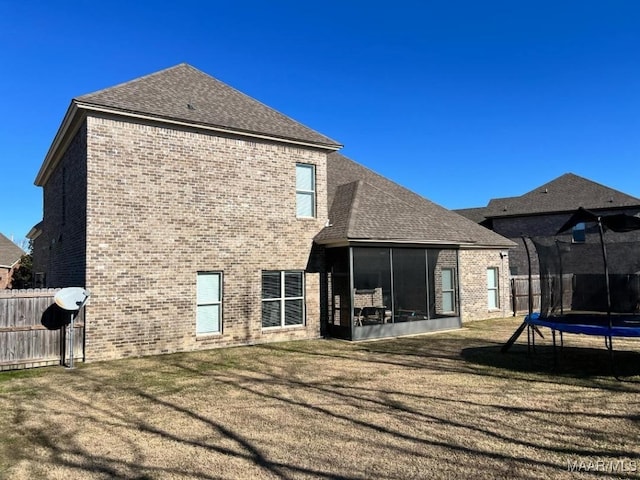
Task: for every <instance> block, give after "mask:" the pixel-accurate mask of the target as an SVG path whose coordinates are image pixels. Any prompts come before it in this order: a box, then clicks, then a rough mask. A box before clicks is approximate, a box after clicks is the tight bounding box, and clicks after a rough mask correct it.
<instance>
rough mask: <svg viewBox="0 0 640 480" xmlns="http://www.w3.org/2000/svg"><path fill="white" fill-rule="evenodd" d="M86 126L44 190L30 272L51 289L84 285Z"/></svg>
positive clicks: (82, 128)
mask: <svg viewBox="0 0 640 480" xmlns="http://www.w3.org/2000/svg"><path fill="white" fill-rule="evenodd" d="M86 131H87V129H86V125H83V126H81V127H80V129H79V130H78V132H77V133H76V134H75V136H74V137H73V139H72V140H71V142H70V144H69V146H68V148H67V150H66V151H65V153H64V155H63V156H62V158H61V160H60V162H59V163H58V165H57V167H56V169H55V170H54V171H53V172H52V174H51V176H50V177H49V179H48V180H47V183H46V184H45V185H44V188H43V200H44V202H43V203H44V205H43V211H44V213H43V219H42V227H41V229H42V232H43V233H42V234H41V235H40V236H39V237H38V238H36V240H35V241H34V244H33V271H34V272H46V275H45V285H42V286H47V287H52V288H60V287H71V286H75V287H83V286H84V285H85V276H84V275H85V241H86V218H85V210H86V185H87V184H86V172H87V169H86V155H87V144H86Z"/></svg>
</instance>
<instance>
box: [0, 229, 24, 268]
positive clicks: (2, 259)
mask: <svg viewBox="0 0 640 480" xmlns="http://www.w3.org/2000/svg"><path fill="white" fill-rule="evenodd" d="M22 255H24V251H23V250H22V249H21V248H20V247H19V246H17V245H16V244H15V243H13V242H12V241H11V240H9V239H8V238H7V237H5V236H4V235H3V234H2V233H0V267H5V268H11V267H13V265H15V263H16V262H17V261H18V260H20V257H22Z"/></svg>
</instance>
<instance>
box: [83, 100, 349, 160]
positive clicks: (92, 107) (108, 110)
mask: <svg viewBox="0 0 640 480" xmlns="http://www.w3.org/2000/svg"><path fill="white" fill-rule="evenodd" d="M74 102H75V103H76V104H77V106H78V108H82V109H84V110H88V111H93V112H99V113H105V114H111V115H117V116H125V117H130V118H136V119H138V120H146V121H150V122H161V123H166V124H169V125H178V126H181V127H190V128H198V129H202V130H207V131H213V132H219V133H224V134H227V135H240V136H243V137H251V138H259V139H262V140H269V141H275V142H280V143H290V144H294V145H298V146H305V147H313V148H319V149H322V150H329V151H332V152H333V151H337V150H340V149H341V148H342V147H343V145H341V144H339V143H322V142H312V141H307V140H299V139H295V138H287V137H278V136H276V135H269V134H266V133H259V132H251V131H246V130H240V129H234V128H227V127H223V126H219V125H208V124H204V123H197V122H187V121H184V120H178V119H175V118H170V117H163V116H159V115H151V114H147V113H141V112H133V111H128V110H123V109H118V108H113V107H107V106H103V105H98V104H92V103H87V102H81V101H78V100H74Z"/></svg>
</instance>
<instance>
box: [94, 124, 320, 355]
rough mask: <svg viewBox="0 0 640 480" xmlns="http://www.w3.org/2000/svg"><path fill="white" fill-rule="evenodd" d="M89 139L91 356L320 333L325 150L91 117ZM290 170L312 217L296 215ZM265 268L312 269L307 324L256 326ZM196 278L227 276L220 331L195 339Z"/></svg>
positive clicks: (189, 348) (170, 349)
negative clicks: (310, 189)
mask: <svg viewBox="0 0 640 480" xmlns="http://www.w3.org/2000/svg"><path fill="white" fill-rule="evenodd" d="M87 138H88V140H87V178H88V180H87V181H88V186H89V188H88V194H87V255H86V258H87V261H86V263H87V265H86V267H87V269H86V271H87V278H86V286H87V287H88V288H89V289H90V290H91V291H92V293H93V296H92V298H91V302H90V304H89V305H88V307H87V337H86V341H87V343H86V355H87V359H88V360H89V361H92V360H99V359H106V358H120V357H127V356H137V355H147V354H158V353H165V352H175V351H188V350H198V349H204V348H211V347H216V346H228V345H237V344H246V343H259V342H269V341H278V340H286V339H295V338H314V337H317V336H319V333H320V320H319V318H320V306H319V299H320V292H319V290H320V286H319V273H318V272H317V269H316V268H311V267H312V266H311V265H309V259H310V253H311V247H312V238H313V236H314V235H315V234H316V233H317V232H318V231H319V230H320V229H321V228H322V227H323V225H324V223H325V221H326V218H327V206H326V154H325V153H323V152H321V151H316V150H313V149H305V148H294V147H290V146H285V145H282V144H275V143H268V142H266V141H251V140H247V139H242V138H231V137H221V136H215V135H211V134H205V133H201V132H197V131H193V130H188V129H185V130H177V129H168V128H164V127H162V126H160V125H151V124H142V123H130V122H124V121H120V120H118V119H115V118H99V117H92V116H90V117H88V119H87ZM296 163H308V164H314V165H316V167H317V168H316V179H317V181H316V184H317V192H316V198H317V218H316V219H296V194H295V184H296V179H295V175H296V172H295V165H296ZM262 270H307V273H306V277H305V279H306V319H307V322H306V326H305V327H294V328H288V329H282V330H276V331H268V332H266V331H265V332H263V331H262V328H261V308H262V307H261V272H262ZM198 271H222V272H223V282H224V284H223V289H224V290H223V291H224V296H223V322H222V324H223V327H222V333H221V334H220V335H210V336H206V337H199V338H196V335H195V314H196V274H197V272H198Z"/></svg>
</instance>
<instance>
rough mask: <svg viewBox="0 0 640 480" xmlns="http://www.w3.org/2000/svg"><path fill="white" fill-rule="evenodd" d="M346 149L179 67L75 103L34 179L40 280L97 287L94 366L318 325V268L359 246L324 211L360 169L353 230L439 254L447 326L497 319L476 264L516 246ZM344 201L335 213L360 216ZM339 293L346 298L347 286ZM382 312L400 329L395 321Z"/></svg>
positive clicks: (495, 260)
mask: <svg viewBox="0 0 640 480" xmlns="http://www.w3.org/2000/svg"><path fill="white" fill-rule="evenodd" d="M340 148H341V145H340V144H339V143H337V142H335V141H334V140H332V139H330V138H327V137H326V136H324V135H321V134H319V133H317V132H315V131H313V130H311V129H309V128H307V127H305V126H303V125H301V124H299V123H297V122H295V121H293V120H292V119H290V118H288V117H286V116H284V115H282V114H280V113H279V112H277V111H275V110H273V109H271V108H269V107H267V106H265V105H264V104H262V103H260V102H258V101H256V100H254V99H252V98H250V97H248V96H246V95H244V94H242V93H240V92H238V91H237V90H234V89H233V88H231V87H229V86H227V85H225V84H224V83H222V82H219V81H218V80H216V79H214V78H212V77H210V76H209V75H206V74H205V73H203V72H201V71H199V70H197V69H195V68H193V67H191V66H189V65H186V64H181V65H178V66H175V67H172V68H169V69H166V70H162V71H160V72H157V73H154V74H151V75H148V76H145V77H141V78H139V79H136V80H133V81H130V82H127V83H124V84H121V85H117V86H115V87H111V88H107V89H105V90H101V91H98V92H95V93H91V94H88V95H84V96H81V97H77V98H75V99H73V100H72V102H71V105H70V107H69V109H68V111H67V114H66V116H65V118H64V120H63V122H62V124H61V126H60V129H59V131H58V133H57V134H56V136H55V138H54V140H53V143H52V145H51V148H50V150H49V152H48V153H47V155H46V157H45V160H44V162H43V165H42V167H41V169H40V171H39V173H38V175H37V177H36V184H37V185H39V186H42V187H43V196H44V215H43V220H42V222H41V223H40V224H39V225H38V226H37V228H35V229H34V234H33V238H34V271H38V272H42V273H43V278H44V283H45V285H46V286H48V287H64V286H85V287H87V288H88V289H90V290H91V291H92V297H91V301H90V304H89V305H88V306H87V310H86V340H85V342H86V343H85V356H86V359H87V360H88V361H92V360H101V359H108V358H121V357H127V356H138V355H151V354H159V353H166V352H177V351H191V350H199V349H207V348H213V347H219V346H230V345H241V344H253V343H262V342H274V341H282V340H291V339H309V338H317V337H319V336H320V335H321V334H322V333H327V332H328V331H329V330H330V328H329V325H330V324H332V325H333V324H334V323H335V321H334V320H333V318H334V316H332V317H331V318H332V320H331V321H330V319H329V318H330V314H331V315H332V314H333V311H334V310H333V309H335V308H336V307H335V305H334V303H335V302H334V300H335V299H334V297H331V298H330V291H331V292H333V291H334V290H335V286H336V277H335V276H334V277H332V276H331V274H330V272H329V270H328V269H327V265H328V263H327V259H330V262H332V263H330V267H331V268H333V272H337V269H336V268H335V266H336V263H335V262H338V261H341V260H344V258H343V257H344V255H343V254H344V252H345V251H346V252H347V254H349V251H350V250H349V249H351V248H364V247H362V244H363V242H365V240H366V239H363V238H357V239H356V238H355V237H353V235H352V233H353V232H352V231H351V230H348V229H347V230H345V231H344V232H342V233H340V234H339V235H334V234H333V233H332V229H333V228H334V227H331V226H330V225H333V226H335V225H340V224H341V223H340V222H341V221H343V222H344V221H345V220H344V219H342V220H341V219H339V218H333V219H332V218H331V214H329V209H330V207H331V204H332V203H334V204H335V203H336V200H335V199H336V198H338V197H339V198H340V199H341V200H340V202H342V199H344V196H345V195H344V192H343V191H342V190H348V189H349V187H348V186H347V187H341V185H343V184H348V183H352V182H354V178H353V174H354V173H355V174H357V175H362V176H363V178H362V179H361V180H363V181H364V182H365V183H363V185H365V184H366V188H365V194H367V195H368V193H366V191H367V190H368V189H369V185H372V186H375V185H378V187H377V188H380V185H381V184H383V185H384V186H383V188H386V189H388V193H387V194H385V195H379V196H378V197H377V198H372V200H373V201H374V202H377V203H375V204H372V207H373V208H374V209H375V210H377V211H378V213H379V215H378V216H376V217H374V216H371V217H370V218H368V217H362V218H363V221H365V222H366V221H369V220H375V221H378V222H380V221H383V220H386V221H392V222H393V223H392V224H390V226H391V227H392V228H393V229H396V230H399V232H396V233H397V234H396V235H388V234H387V235H386V236H384V237H380V238H378V236H377V235H376V232H375V231H374V230H375V229H374V230H372V231H371V232H369V233H370V234H371V238H369V239H368V240H369V241H368V243H367V246H369V247H375V248H390V247H392V246H396V247H397V246H400V247H409V246H411V247H416V248H418V247H419V248H420V249H422V250H423V252H426V247H427V246H428V245H432V246H433V245H434V242H435V244H436V245H437V247H438V249H441V248H443V247H446V248H447V249H448V250H449V251H448V252H446V253H445V254H443V255H442V258H443V259H444V258H445V257H451V258H450V259H449V264H448V265H447V267H446V268H447V270H446V271H445V275H446V277H447V278H446V282H448V283H446V282H445V283H444V285H445V286H446V287H447V289H446V293H445V297H446V298H445V301H446V302H447V305H446V306H447V309H448V310H447V313H448V314H449V315H450V316H451V315H452V316H453V317H452V318H454V319H455V320H454V323H455V325H456V326H459V325H460V322H461V321H462V320H467V319H469V320H471V319H474V318H486V317H488V316H492V315H493V316H498V315H500V314H501V312H500V305H502V304H504V303H505V302H507V301H508V291H507V289H502V290H499V289H498V277H496V278H495V279H494V281H495V288H494V287H493V286H489V287H488V286H487V273H486V272H487V269H501V270H500V272H505V271H506V270H507V269H508V261H507V262H506V263H505V257H504V255H501V254H503V253H504V251H505V249H507V248H509V247H511V246H512V245H513V244H512V243H511V242H510V241H508V240H506V239H504V238H503V237H500V236H499V235H496V234H495V233H493V232H490V231H489V230H486V229H484V228H483V227H480V226H478V225H476V224H475V223H473V222H470V221H468V220H467V219H465V218H463V217H461V216H459V215H457V214H455V213H452V212H449V211H447V210H445V209H443V208H441V207H437V206H435V205H434V204H432V203H431V202H428V201H427V200H425V199H423V198H422V197H419V196H417V195H416V194H413V193H411V192H409V191H408V190H406V189H403V188H402V187H400V186H398V185H396V184H394V183H393V182H390V181H388V180H386V179H383V178H382V177H380V176H378V175H376V174H374V173H373V172H371V171H369V170H367V169H364V167H361V166H359V165H358V164H356V163H355V162H352V161H351V160H348V159H346V158H345V157H342V156H341V155H339V154H337V153H335V152H336V151H337V150H338V149H340ZM357 175H356V176H357ZM337 192H338V193H337ZM373 197H375V195H373ZM357 198H358V199H360V198H361V197H360V196H358V197H357ZM392 204H393V205H395V206H393V205H392ZM336 205H337V204H336ZM341 205H346V207H345V208H342V209H340V208H335V209H334V208H332V212H335V215H338V216H339V215H343V216H344V215H346V216H349V215H352V214H353V212H354V211H356V209H354V208H351V207H353V205H355V204H352V205H351V207H349V205H347V204H346V203H344V202H343V203H341ZM398 205H400V206H398ZM419 205H422V206H421V207H418V206H419ZM361 206H362V205H361ZM386 207H389V208H388V210H386V211H385V208H386ZM357 211H359V210H357ZM394 212H395V213H394ZM411 212H413V215H412V214H411ZM396 215H399V216H397V217H396ZM356 217H357V215H355V216H354V215H352V218H354V219H355V218H356ZM376 218H377V220H376ZM347 223H349V222H348V221H347ZM412 225H416V226H417V227H416V228H413V227H412ZM429 225H431V227H432V231H431V232H430V233H429V235H428V236H424V238H419V237H420V236H421V235H423V234H426V233H427V232H428V231H429ZM355 231H356V230H354V232H355ZM403 232H406V235H405V233H403ZM443 232H449V233H447V234H446V235H444V233H443ZM343 233H344V235H343ZM441 233H443V235H444V236H442V235H440V234H441ZM355 241H357V242H356V243H357V245H355V244H354V242H355ZM407 242H409V243H407ZM365 243H366V242H365ZM345 249H346V250H345ZM335 252H338V254H337V255H336V254H334V253H335ZM340 252H342V253H340ZM425 255H426V253H425ZM336 258H338V259H337V260H336ZM425 258H426V257H425ZM507 260H508V259H507ZM490 271H491V272H493V270H490ZM496 272H497V270H496ZM338 273H341V272H338ZM440 274H441V273H440ZM338 277H339V275H338ZM434 278H435V277H434ZM439 281H440V285H443V283H442V280H439ZM449 287H451V288H449ZM436 290H437V289H435V290H433V291H434V292H435V291H436ZM387 294H388V292H387ZM353 295H355V292H354V293H353ZM488 295H489V296H490V297H491V296H492V295H494V296H495V299H494V300H492V303H491V307H492V308H489V306H488V302H487V296H488ZM342 301H343V303H342V308H344V307H345V306H346V305H347V303H348V304H349V305H351V304H353V300H352V289H349V291H348V292H347V294H346V297H343V298H342ZM440 301H441V300H440ZM452 302H453V303H452ZM434 305H435V303H434ZM378 307H379V306H378ZM386 308H387V309H389V310H390V311H391V316H390V317H389V318H386V320H387V321H388V320H391V321H392V322H393V321H394V320H395V317H396V316H397V315H398V312H396V311H393V310H392V306H391V305H388V306H387V307H386ZM349 310H350V312H349V315H348V317H349V322H351V324H353V323H354V322H355V319H354V318H353V317H354V313H353V311H352V310H353V309H350V308H349ZM415 310H417V309H415ZM441 310H442V308H441ZM420 313H422V314H425V315H426V316H428V312H427V311H424V312H420ZM383 319H384V318H383ZM332 322H333V323H332ZM423 328H425V327H424V326H423ZM433 328H442V326H441V325H437V324H436V325H434V326H433V327H432V328H431V329H433ZM382 333H383V334H389V333H393V332H389V331H385V332H382ZM368 336H376V335H375V332H374V333H373V334H370V335H368ZM377 336H379V335H377ZM352 337H354V336H352ZM355 337H357V335H356V336H355Z"/></svg>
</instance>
